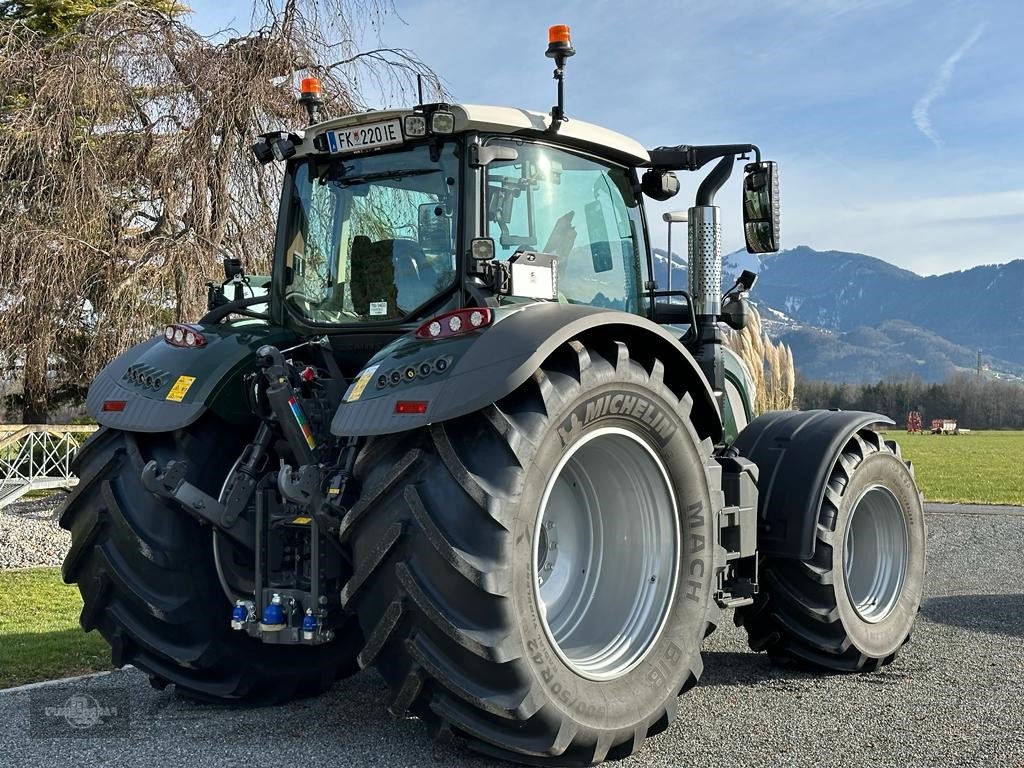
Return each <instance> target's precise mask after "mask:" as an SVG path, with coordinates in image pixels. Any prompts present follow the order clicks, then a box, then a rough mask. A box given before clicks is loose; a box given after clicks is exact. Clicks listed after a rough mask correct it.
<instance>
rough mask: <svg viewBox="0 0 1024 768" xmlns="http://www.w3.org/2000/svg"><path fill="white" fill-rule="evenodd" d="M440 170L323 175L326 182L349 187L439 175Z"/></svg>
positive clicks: (424, 169) (412, 169) (422, 169)
mask: <svg viewBox="0 0 1024 768" xmlns="http://www.w3.org/2000/svg"><path fill="white" fill-rule="evenodd" d="M440 172H441V169H440V168H407V169H405V170H401V171H380V172H379V173H364V174H362V175H361V176H340V177H338V176H333V175H330V174H327V175H325V179H326V180H327V181H332V182H334V183H336V184H340V185H341V186H343V187H351V186H352V185H353V184H366V183H367V182H370V181H380V180H381V179H388V180H397V179H404V178H406V177H408V176H425V175H427V174H428V173H440Z"/></svg>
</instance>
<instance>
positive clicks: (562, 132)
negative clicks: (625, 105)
mask: <svg viewBox="0 0 1024 768" xmlns="http://www.w3.org/2000/svg"><path fill="white" fill-rule="evenodd" d="M449 109H450V110H451V112H452V114H453V115H454V116H455V132H456V133H463V132H466V131H481V132H483V133H499V134H508V135H522V136H534V137H543V136H547V137H548V138H551V137H552V136H557V137H558V139H559V140H561V141H562V142H564V143H566V144H571V145H574V146H577V147H579V148H581V149H585V150H590V151H592V152H594V153H595V154H597V155H600V156H604V157H609V158H610V159H615V160H619V161H622V162H625V163H627V164H629V165H634V166H642V165H647V164H648V163H650V159H651V158H650V155H649V154H648V153H647V150H646V149H644V146H643V145H642V144H640V143H639V142H637V141H636V140H634V139H631V138H629V137H628V136H625V135H623V134H621V133H618V132H616V131H612V130H609V129H608V128H602V127H601V126H599V125H594V124H593V123H587V122H584V121H583V120H577V119H575V118H572V117H570V118H569V119H568V120H566V121H565V122H563V123H562V124H561V125H560V126H559V127H558V132H557V133H555V134H552V133H550V132H549V131H548V129H549V127H550V125H551V115H549V114H546V113H543V112H533V111H531V110H527V109H518V108H516V107H493V106H486V105H479V104H451V105H449ZM412 113H413V110H412V109H389V110H379V111H369V112H359V113H356V114H352V115H345V116H344V117H338V118H332V119H329V120H325V121H323V122H320V123H317V124H316V125H311V126H309V127H308V128H307V129H306V130H305V131H304V132H303V133H304V134H305V136H306V139H307V140H311V139H312V138H313V137H315V136H316V135H318V134H321V133H323V132H324V131H327V130H330V129H333V128H339V127H343V126H349V125H358V124H360V123H369V122H376V121H378V120H389V119H394V118H402V117H404V116H405V115H409V114H412Z"/></svg>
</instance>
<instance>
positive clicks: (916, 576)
mask: <svg viewBox="0 0 1024 768" xmlns="http://www.w3.org/2000/svg"><path fill="white" fill-rule="evenodd" d="M873 486H881V487H882V488H885V489H886V490H888V491H889V492H890V493H891V494H892V495H893V497H894V498H895V499H896V501H897V502H898V504H899V507H900V510H901V511H902V513H903V518H904V523H905V524H906V530H907V567H906V573H905V575H904V580H903V585H902V588H901V592H900V596H899V598H898V599H897V601H896V604H895V605H894V606H893V608H892V610H891V611H890V612H889V614H888V615H886V616H885V618H883V619H882V620H881V621H878V622H869V621H865V620H864V619H862V618H861V617H860V615H858V613H857V612H856V610H855V609H854V607H853V603H852V601H851V600H850V596H849V592H848V591H847V586H846V571H845V568H844V565H845V542H846V535H847V532H848V530H849V528H850V524H851V522H852V519H853V510H854V505H855V504H856V503H857V502H858V501H859V500H860V498H861V496H862V495H863V494H864V492H865V491H867V490H868V489H869V488H871V487H873ZM832 573H833V581H834V584H835V597H836V607H837V609H838V611H839V618H840V620H841V621H842V623H843V626H844V627H845V628H846V631H847V634H848V635H849V637H850V641H851V642H852V643H853V645H854V646H855V647H856V648H857V649H858V650H859V651H860V652H861V653H863V654H865V655H867V656H870V657H873V658H879V659H881V658H886V657H888V656H891V655H892V654H894V653H895V652H896V651H897V650H899V648H900V646H901V645H903V643H904V642H905V641H906V639H907V636H908V635H909V634H910V629H911V627H912V626H913V623H914V620H915V619H916V618H917V612H918V608H919V607H920V605H921V596H922V593H923V589H924V573H925V524H924V508H923V505H922V504H921V496H920V494H919V492H918V490H917V486H916V485H915V483H914V478H913V476H912V475H911V474H910V471H909V470H908V469H907V466H906V465H905V464H904V463H903V461H902V460H901V459H900V458H899V457H897V456H895V455H894V454H891V453H888V452H884V453H874V454H871V455H869V456H868V457H867V458H865V459H864V461H863V462H861V464H859V465H858V466H857V469H856V471H855V472H854V473H853V477H852V478H851V480H850V482H849V484H848V485H847V487H846V489H845V490H844V491H843V497H842V502H841V503H840V504H839V509H838V514H837V516H836V527H835V538H834V540H833V547H832Z"/></svg>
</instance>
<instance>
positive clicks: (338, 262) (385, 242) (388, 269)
mask: <svg viewBox="0 0 1024 768" xmlns="http://www.w3.org/2000/svg"><path fill="white" fill-rule="evenodd" d="M435 156H436V158H437V159H436V160H432V159H431V152H430V149H429V148H428V147H426V146H418V147H412V148H409V149H407V150H404V151H401V152H392V153H388V154H383V155H370V156H363V157H341V158H339V157H332V158H328V159H323V160H320V159H311V160H309V161H306V162H304V163H301V164H300V165H299V166H298V167H297V168H296V170H295V172H294V174H293V176H292V182H291V183H292V184H294V196H293V200H295V203H294V205H293V208H292V214H291V224H290V232H291V238H290V241H289V243H288V250H287V252H286V254H285V265H286V272H285V286H286V287H285V300H286V302H287V303H288V305H289V307H290V308H291V309H292V310H293V311H295V312H297V313H298V314H299V315H301V316H302V317H303V318H304V319H305V320H306V321H307V322H311V323H316V324H329V325H344V324H350V323H361V322H374V321H382V320H395V319H399V318H405V317H414V316H416V315H417V314H419V310H420V308H421V307H423V306H424V305H425V304H427V303H429V302H430V300H431V299H433V298H435V297H436V296H437V295H438V294H440V293H443V292H445V291H446V290H447V289H448V288H450V287H451V285H452V284H453V283H454V282H455V278H456V271H455V270H456V263H455V237H456V221H455V212H456V211H457V210H458V200H459V188H458V178H459V173H458V170H459V166H458V160H457V158H456V145H455V143H454V142H449V143H447V144H444V145H442V146H441V148H440V152H439V153H438V154H437V155H435Z"/></svg>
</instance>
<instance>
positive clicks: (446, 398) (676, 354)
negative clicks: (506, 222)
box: [331, 303, 722, 443]
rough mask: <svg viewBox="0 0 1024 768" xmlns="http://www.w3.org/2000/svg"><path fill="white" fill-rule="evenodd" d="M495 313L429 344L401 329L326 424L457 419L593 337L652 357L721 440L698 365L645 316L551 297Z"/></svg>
mask: <svg viewBox="0 0 1024 768" xmlns="http://www.w3.org/2000/svg"><path fill="white" fill-rule="evenodd" d="M496 315H497V317H496V319H495V322H494V324H492V325H491V326H489V327H487V328H485V329H483V330H481V331H477V332H474V333H470V334H466V335H463V336H456V337H454V338H451V339H439V340H429V341H427V340H420V339H417V338H416V337H415V336H413V335H411V334H410V335H406V336H403V337H401V338H400V339H398V340H396V341H395V342H394V343H392V344H390V345H388V346H387V347H385V348H384V349H383V350H381V352H380V353H379V354H377V355H376V356H375V357H374V358H373V359H372V360H370V362H369V363H367V365H366V367H365V368H364V369H363V371H362V372H361V373H360V374H359V375H358V376H357V377H356V379H355V381H354V382H353V384H352V386H351V387H349V391H348V392H347V393H346V395H345V398H344V402H342V404H341V405H340V406H339V407H338V410H337V412H336V413H335V415H334V420H333V422H332V424H331V431H332V432H333V433H334V434H336V435H381V434H390V433H395V432H403V431H406V430H412V429H417V428H419V427H422V426H424V425H426V424H431V423H435V422H441V421H447V420H449V419H454V418H457V417H459V416H464V415H466V414H469V413H472V412H474V411H478V410H480V409H481V408H484V407H485V406H487V405H489V404H490V403H493V402H495V401H497V400H500V399H501V398H503V397H505V396H506V395H508V394H510V393H512V392H513V391H514V390H515V389H516V388H517V387H519V386H521V385H522V384H523V383H524V382H525V381H526V380H527V379H529V378H530V376H532V375H533V373H534V371H536V370H537V369H538V368H539V367H540V365H541V363H543V362H544V360H546V359H547V358H548V357H549V356H550V355H551V354H552V353H553V352H554V351H555V350H556V349H558V348H559V347H560V346H561V345H563V344H565V343H566V342H568V341H570V340H573V339H580V340H583V341H586V340H587V339H588V338H598V339H616V340H619V341H622V342H624V343H626V344H627V345H628V346H629V348H630V353H631V354H632V355H633V356H634V357H635V358H636V359H637V360H638V361H640V362H641V363H643V364H651V363H652V362H653V359H654V358H655V357H657V358H658V359H660V360H661V361H662V362H663V364H664V366H665V382H666V384H667V385H668V386H669V387H670V388H672V389H673V391H675V392H676V393H677V394H678V395H680V396H681V395H682V394H683V393H685V392H689V393H690V394H691V396H692V397H693V400H694V407H693V411H692V418H693V421H694V427H695V428H696V430H697V433H698V434H699V435H700V436H701V437H702V438H704V437H708V438H711V439H712V440H713V441H714V442H716V443H717V442H719V441H720V440H721V437H722V421H721V414H720V412H719V408H718V404H717V402H716V400H715V397H714V394H713V393H712V391H711V387H710V385H709V384H708V381H707V379H706V378H705V377H704V374H703V373H702V372H701V370H700V367H699V366H698V364H697V362H696V361H695V360H694V359H693V357H692V356H691V355H690V353H689V352H688V351H687V350H686V349H685V348H684V347H683V346H682V345H681V344H680V343H679V341H678V340H677V339H676V338H675V337H674V336H672V334H670V333H669V332H668V331H666V330H665V329H663V328H661V327H660V326H658V325H656V324H654V323H652V322H651V321H649V320H647V319H645V318H643V317H638V316H636V315H630V314H627V313H625V312H620V311H615V310H609V309H603V308H600V307H590V306H584V305H577V304H555V303H550V304H547V303H545V304H530V305H526V306H524V307H517V308H508V309H499V310H497V312H496ZM439 362H440V363H441V365H440V367H441V370H438V368H439V365H438V363H439ZM399 401H404V402H416V403H426V411H425V413H422V414H415V413H397V412H396V406H397V405H398V403H399Z"/></svg>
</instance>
